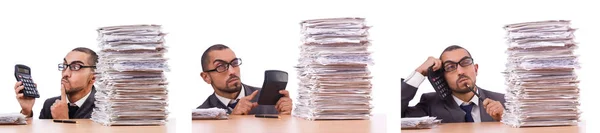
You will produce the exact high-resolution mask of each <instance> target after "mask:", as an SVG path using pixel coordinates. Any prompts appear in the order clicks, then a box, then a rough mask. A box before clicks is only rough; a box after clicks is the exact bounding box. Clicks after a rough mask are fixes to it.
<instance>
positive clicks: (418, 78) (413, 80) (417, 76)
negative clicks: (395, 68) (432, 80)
mask: <svg viewBox="0 0 600 133" xmlns="http://www.w3.org/2000/svg"><path fill="white" fill-rule="evenodd" d="M423 81H425V76H423V74H421V73H419V72H417V71H413V72H412V73H411V74H410V75H409V76H408V77H407V78H406V80H404V82H406V84H408V85H410V86H412V87H415V88H419V85H421V83H423Z"/></svg>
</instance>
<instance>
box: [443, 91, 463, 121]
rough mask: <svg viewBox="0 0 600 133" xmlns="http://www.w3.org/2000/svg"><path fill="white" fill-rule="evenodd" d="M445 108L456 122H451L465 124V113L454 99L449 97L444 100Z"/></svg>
mask: <svg viewBox="0 0 600 133" xmlns="http://www.w3.org/2000/svg"><path fill="white" fill-rule="evenodd" d="M444 108H446V110H448V112H449V114H450V115H451V117H452V119H453V120H454V121H449V122H464V121H465V113H464V112H463V111H462V110H461V109H460V108H459V107H458V105H456V102H455V101H454V99H453V98H452V96H447V97H446V100H444Z"/></svg>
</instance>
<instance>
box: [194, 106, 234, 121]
mask: <svg viewBox="0 0 600 133" xmlns="http://www.w3.org/2000/svg"><path fill="white" fill-rule="evenodd" d="M223 119H229V115H228V114H227V110H225V109H222V108H208V109H193V110H192V120H223Z"/></svg>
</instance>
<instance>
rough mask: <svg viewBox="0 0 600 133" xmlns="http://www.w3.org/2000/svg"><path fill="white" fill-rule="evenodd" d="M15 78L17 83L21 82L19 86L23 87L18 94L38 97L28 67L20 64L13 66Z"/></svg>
mask: <svg viewBox="0 0 600 133" xmlns="http://www.w3.org/2000/svg"><path fill="white" fill-rule="evenodd" d="M15 78H17V81H21V82H23V84H21V85H22V86H24V87H25V88H23V90H21V91H19V93H23V95H24V96H26V97H33V98H39V97H40V95H39V94H38V91H37V88H36V87H35V84H34V83H33V80H32V79H31V69H30V68H29V67H28V66H26V65H22V64H17V65H15Z"/></svg>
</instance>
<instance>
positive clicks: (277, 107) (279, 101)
mask: <svg viewBox="0 0 600 133" xmlns="http://www.w3.org/2000/svg"><path fill="white" fill-rule="evenodd" d="M280 106H281V99H279V100H278V101H277V103H276V104H275V109H277V110H279V107H280Z"/></svg>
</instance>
